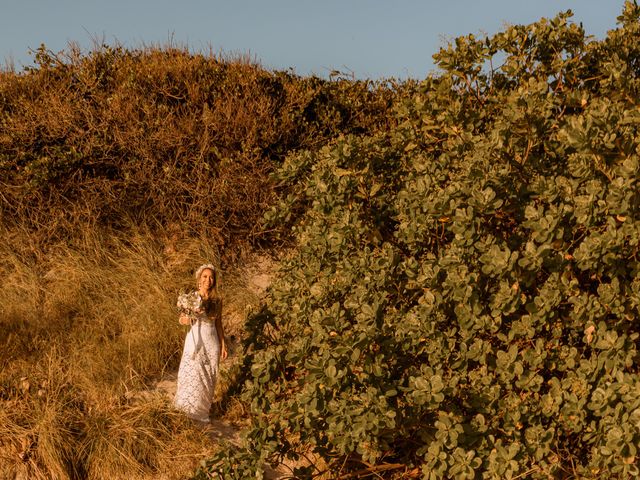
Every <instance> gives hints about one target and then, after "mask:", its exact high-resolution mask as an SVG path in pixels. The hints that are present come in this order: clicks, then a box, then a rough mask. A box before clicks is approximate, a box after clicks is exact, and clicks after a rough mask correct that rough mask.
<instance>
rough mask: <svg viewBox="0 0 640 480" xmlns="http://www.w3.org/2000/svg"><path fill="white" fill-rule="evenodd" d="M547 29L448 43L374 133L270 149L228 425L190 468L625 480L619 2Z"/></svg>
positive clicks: (628, 350)
mask: <svg viewBox="0 0 640 480" xmlns="http://www.w3.org/2000/svg"><path fill="white" fill-rule="evenodd" d="M569 17H570V14H569V13H567V14H560V15H558V16H557V17H556V18H554V19H552V20H545V19H543V20H541V21H539V22H537V23H534V24H531V25H528V26H514V27H509V28H507V29H506V30H505V31H504V32H502V33H499V34H497V35H495V36H493V37H490V38H486V39H484V38H482V39H476V38H474V37H473V36H471V35H470V36H468V37H463V38H459V39H457V40H456V41H455V45H450V46H449V47H447V48H444V49H442V50H441V51H440V52H439V53H438V54H437V55H436V56H435V59H436V61H437V62H438V64H439V65H440V67H441V68H442V69H443V71H442V74H441V75H440V76H438V77H433V78H428V79H427V80H425V81H424V82H423V84H422V86H421V88H420V91H419V92H417V93H416V94H415V96H412V97H411V98H407V99H406V100H405V101H404V102H402V103H400V104H399V105H398V108H397V110H398V111H397V114H398V127H397V128H394V129H390V130H389V131H388V132H387V133H386V134H385V133H379V134H376V135H372V136H369V137H366V138H356V137H345V138H343V139H341V140H340V141H338V142H337V143H336V144H335V145H332V146H329V147H326V148H324V149H322V150H320V151H319V152H316V153H301V154H299V155H295V156H291V157H289V158H288V160H287V161H286V162H285V163H284V165H283V167H282V168H281V170H280V171H279V179H280V180H281V181H283V182H289V183H290V184H299V185H300V188H298V189H294V192H293V193H292V194H291V195H290V196H289V197H288V198H283V200H282V201H281V204H280V206H279V207H278V208H276V209H273V210H272V211H270V212H269V213H268V214H267V220H268V222H270V223H271V224H272V225H279V224H284V225H287V226H292V231H293V232H294V235H295V239H296V242H297V243H296V249H295V250H294V251H293V253H292V254H291V255H290V257H289V258H288V259H287V260H286V261H284V262H283V266H282V268H281V271H280V274H279V277H278V279H277V280H276V282H275V283H274V285H273V287H272V288H271V290H270V295H269V299H268V302H267V304H266V307H265V309H264V310H263V311H261V312H260V313H258V314H257V315H255V316H254V317H253V318H252V319H251V323H250V325H249V327H250V329H251V332H252V336H251V337H250V339H249V341H248V345H247V347H248V351H249V352H250V353H249V355H248V356H247V358H246V359H245V360H246V366H247V369H248V375H247V381H246V383H245V384H244V392H243V395H244V398H245V399H246V401H247V403H248V404H250V406H251V411H252V415H253V422H252V426H251V428H250V429H249V431H248V432H247V436H246V442H245V446H244V448H243V449H241V450H239V451H236V452H234V451H231V450H229V451H226V452H222V453H220V454H218V455H217V456H216V457H214V458H212V459H211V460H210V461H209V462H208V464H207V466H206V467H205V468H203V469H202V470H201V471H200V473H199V476H200V477H216V475H218V474H221V475H222V476H223V478H232V477H235V478H244V475H245V474H246V472H247V471H253V470H258V471H260V470H261V468H262V465H264V463H265V462H266V463H273V464H278V463H283V462H284V463H289V464H290V463H291V462H293V461H295V462H297V465H298V467H297V469H296V470H295V475H296V476H298V477H300V478H311V477H312V476H315V475H321V474H325V475H329V476H331V477H332V478H335V477H338V476H340V475H342V474H347V473H349V472H352V473H353V472H361V474H362V475H364V474H367V473H369V474H372V473H377V475H379V476H380V477H384V478H392V477H393V476H394V475H398V474H403V475H405V476H406V477H407V478H415V477H423V478H430V479H436V478H524V477H527V478H549V477H556V476H557V477H559V478H560V477H561V478H566V477H574V478H578V477H579V478H599V477H603V476H607V477H612V476H613V477H616V478H627V477H629V476H635V475H638V474H640V470H639V469H638V464H639V458H640V457H639V455H638V451H637V449H638V447H637V446H638V444H639V443H640V375H639V372H638V361H639V360H640V358H639V356H638V351H637V344H638V338H639V334H640V323H638V314H639V313H640V312H639V307H640V270H639V267H640V263H639V261H638V251H639V250H638V249H639V246H638V245H639V240H640V196H639V194H638V185H637V179H638V174H639V171H638V169H639V154H640V147H639V146H638V145H639V144H640V142H639V140H640V130H639V128H638V127H639V125H640V122H639V119H640V114H639V113H638V106H637V99H638V93H640V92H639V90H638V86H639V83H638V77H639V75H640V22H639V18H640V8H638V6H637V5H636V4H635V3H631V2H627V3H626V4H625V7H624V12H623V14H622V15H621V17H620V18H619V21H620V26H619V28H618V29H617V30H613V31H611V32H609V34H608V36H607V38H605V39H604V40H602V41H596V40H589V39H588V38H587V37H585V34H584V31H583V30H582V28H581V27H580V26H578V25H576V24H573V23H571V22H570V21H569ZM499 59H502V60H499ZM498 61H501V62H502V65H497V64H496V63H497V62H498ZM305 456H306V457H307V458H308V460H307V461H306V462H305V461H304V458H305ZM314 459H315V460H314ZM319 459H320V460H321V461H320V460H319ZM324 466H328V467H327V468H328V470H326V471H325V470H324V468H325V467H324Z"/></svg>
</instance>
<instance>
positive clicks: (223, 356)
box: [220, 343, 229, 360]
mask: <svg viewBox="0 0 640 480" xmlns="http://www.w3.org/2000/svg"><path fill="white" fill-rule="evenodd" d="M228 356H229V354H228V353H227V345H226V343H222V348H221V349H220V360H226V359H227V357H228Z"/></svg>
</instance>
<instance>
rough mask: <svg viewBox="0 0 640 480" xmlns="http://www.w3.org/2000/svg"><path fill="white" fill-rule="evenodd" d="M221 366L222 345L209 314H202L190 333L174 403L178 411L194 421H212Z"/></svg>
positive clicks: (185, 342)
mask: <svg viewBox="0 0 640 480" xmlns="http://www.w3.org/2000/svg"><path fill="white" fill-rule="evenodd" d="M216 310H217V309H216ZM219 363H220V341H219V339H218V332H217V331H216V326H215V322H214V321H213V318H210V317H207V316H206V315H205V314H198V315H196V316H195V320H194V321H193V322H192V325H191V329H190V330H189V332H188V333H187V336H186V338H185V341H184V349H183V350H182V359H181V360H180V369H179V370H178V385H177V389H176V396H175V398H174V401H173V403H174V406H175V407H176V408H177V409H178V410H181V411H182V412H184V413H185V414H186V415H187V416H189V417H190V418H193V419H194V420H198V421H201V422H208V421H209V409H210V408H211V402H212V401H213V394H214V391H215V387H216V380H217V377H218V365H219Z"/></svg>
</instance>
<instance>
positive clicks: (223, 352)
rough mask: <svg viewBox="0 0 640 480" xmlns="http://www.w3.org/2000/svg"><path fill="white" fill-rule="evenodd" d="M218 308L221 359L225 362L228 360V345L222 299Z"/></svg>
mask: <svg viewBox="0 0 640 480" xmlns="http://www.w3.org/2000/svg"><path fill="white" fill-rule="evenodd" d="M217 303H218V308H217V309H216V313H215V315H216V318H215V323H216V332H217V333H218V340H219V341H220V359H221V360H225V359H226V358H227V344H226V341H225V338H224V328H223V327H222V299H220V300H219V301H218V302H217Z"/></svg>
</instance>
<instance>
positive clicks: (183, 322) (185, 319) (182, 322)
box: [178, 313, 191, 325]
mask: <svg viewBox="0 0 640 480" xmlns="http://www.w3.org/2000/svg"><path fill="white" fill-rule="evenodd" d="M178 323H180V325H190V324H191V320H190V319H189V317H187V316H186V315H185V314H184V313H183V314H182V315H180V318H178Z"/></svg>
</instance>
